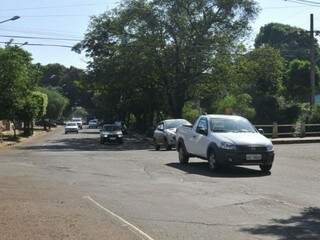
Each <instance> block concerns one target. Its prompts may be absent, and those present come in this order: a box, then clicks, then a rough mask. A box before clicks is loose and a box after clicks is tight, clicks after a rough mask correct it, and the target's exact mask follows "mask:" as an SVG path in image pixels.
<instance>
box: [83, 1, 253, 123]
mask: <svg viewBox="0 0 320 240" xmlns="http://www.w3.org/2000/svg"><path fill="white" fill-rule="evenodd" d="M257 10H258V9H257V6H256V2H255V1H252V0H232V1H220V0H209V1H208V0H199V1H194V0H178V1H177V0H153V1H146V0H129V1H125V2H124V3H123V4H122V5H121V6H120V7H119V8H117V9H114V10H113V11H111V12H107V13H105V14H103V15H101V16H98V17H94V18H93V19H92V22H91V24H90V27H89V30H88V33H87V34H86V37H85V40H84V41H83V42H82V43H81V44H80V46H78V48H79V47H80V49H85V50H86V52H87V54H88V55H89V56H90V57H91V59H92V62H91V63H90V66H89V70H90V72H91V74H92V76H94V77H96V78H97V80H98V81H97V82H100V85H99V89H100V90H101V89H102V91H100V92H99V93H98V94H99V95H100V96H101V94H102V95H105V94H107V95H108V94H109V96H111V95H114V94H115V92H119V94H118V95H117V96H114V97H111V98H112V99H115V98H118V99H119V100H120V98H121V99H122V103H124V104H125V103H126V98H124V96H123V94H120V92H122V91H126V90H127V89H123V88H121V81H123V82H124V83H126V84H127V85H128V91H129V92H130V95H131V97H133V98H138V99H140V100H141V99H151V100H152V99H153V98H152V96H157V95H158V94H157V91H156V90H157V89H159V90H161V94H162V95H164V96H165V97H166V99H167V106H168V111H169V113H170V114H171V115H172V116H173V117H181V114H182V108H183V106H184V103H185V101H187V100H189V99H190V98H192V97H193V95H192V94H193V88H194V87H195V84H197V83H198V82H199V81H200V80H201V78H202V77H203V74H204V73H205V72H208V71H210V70H211V61H212V59H213V58H214V57H215V55H216V54H217V53H218V52H219V51H222V50H223V49H227V50H232V49H233V46H234V44H235V43H236V41H238V40H240V39H241V38H242V37H244V36H245V33H246V32H247V30H248V29H249V22H250V20H252V19H253V18H254V17H255V15H256V13H257ZM140 73H141V75H140ZM124 79H126V80H124ZM123 85H125V84H122V86H123ZM119 88H120V89H119ZM114 90H115V91H114ZM148 90H149V91H148ZM110 94H111V95H110ZM124 94H125V93H124ZM150 96H151V98H150ZM104 98H108V97H107V96H105V97H104ZM109 98H110V97H109ZM140 100H139V101H140ZM155 100H156V99H155ZM144 103H145V104H148V102H145V101H144ZM125 106H126V105H125ZM122 107H123V105H122ZM130 107H138V108H139V106H137V105H135V104H134V105H133V106H130ZM143 107H144V108H146V106H143ZM126 108H128V106H126ZM149 110H152V109H149ZM162 110H165V109H162ZM149 112H150V111H149Z"/></svg>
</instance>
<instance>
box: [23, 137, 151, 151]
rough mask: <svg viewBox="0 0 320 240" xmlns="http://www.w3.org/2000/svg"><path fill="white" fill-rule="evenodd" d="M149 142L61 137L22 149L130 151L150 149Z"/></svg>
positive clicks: (128, 139) (129, 139)
mask: <svg viewBox="0 0 320 240" xmlns="http://www.w3.org/2000/svg"><path fill="white" fill-rule="evenodd" d="M151 147H152V146H150V144H149V143H148V142H144V141H139V140H137V139H134V138H125V140H124V143H123V144H100V142H99V139H98V138H89V137H88V138H87V137H83V138H76V137H75V138H70V137H66V138H61V139H57V140H51V141H48V142H47V144H41V145H30V146H22V147H19V149H22V150H39V151H53V152H54V151H128V150H144V149H150V148H151Z"/></svg>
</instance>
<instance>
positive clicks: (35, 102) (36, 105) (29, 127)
mask: <svg viewBox="0 0 320 240" xmlns="http://www.w3.org/2000/svg"><path fill="white" fill-rule="evenodd" d="M47 105H48V97H47V95H46V94H44V93H42V92H39V91H34V92H31V94H30V95H28V96H27V97H26V98H25V102H24V103H23V107H22V109H21V110H20V111H19V113H18V114H17V116H18V118H19V119H20V120H22V121H23V122H24V134H25V135H27V136H29V135H32V134H33V121H34V120H35V119H39V118H42V117H43V116H44V115H45V114H46V111H47Z"/></svg>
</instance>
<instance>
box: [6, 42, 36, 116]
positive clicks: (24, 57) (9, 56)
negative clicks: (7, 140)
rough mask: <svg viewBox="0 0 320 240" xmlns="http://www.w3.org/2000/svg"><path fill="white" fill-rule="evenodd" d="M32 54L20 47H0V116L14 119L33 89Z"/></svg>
mask: <svg viewBox="0 0 320 240" xmlns="http://www.w3.org/2000/svg"><path fill="white" fill-rule="evenodd" d="M30 66H31V57H30V54H29V53H27V52H25V51H24V50H22V49H20V48H18V47H6V48H5V49H0V92H1V94H0V118H2V119H8V120H14V119H16V117H17V114H18V113H19V112H20V111H21V110H22V109H23V106H24V104H25V101H26V100H27V99H26V98H27V97H28V96H29V94H30V91H31V89H32V81H31V74H32V72H31V70H30Z"/></svg>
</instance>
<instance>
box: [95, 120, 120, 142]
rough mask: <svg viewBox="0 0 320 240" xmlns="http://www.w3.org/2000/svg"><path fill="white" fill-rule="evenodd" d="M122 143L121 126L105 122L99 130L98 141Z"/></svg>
mask: <svg viewBox="0 0 320 240" xmlns="http://www.w3.org/2000/svg"><path fill="white" fill-rule="evenodd" d="M106 142H108V143H111V142H114V143H119V144H121V143H123V133H122V131H121V127H120V126H117V125H115V124H105V125H104V126H103V127H102V129H101V131H100V143H101V144H104V143H106Z"/></svg>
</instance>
